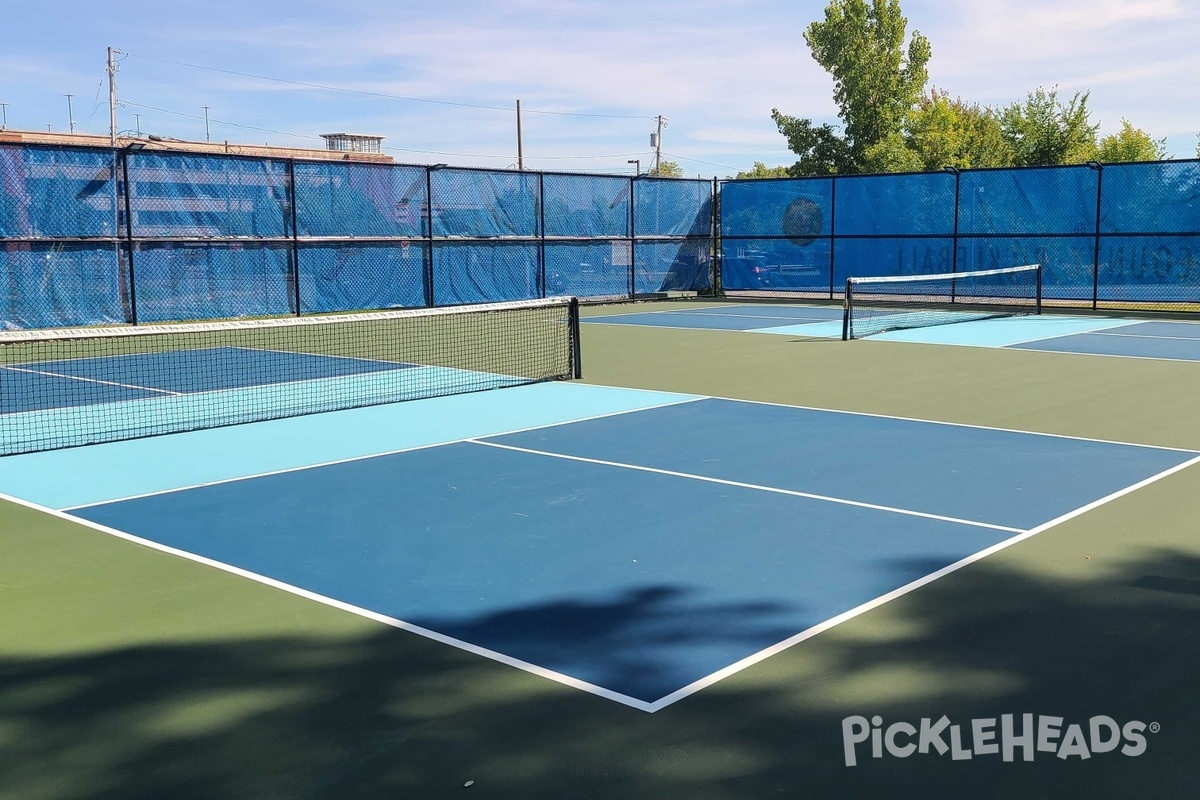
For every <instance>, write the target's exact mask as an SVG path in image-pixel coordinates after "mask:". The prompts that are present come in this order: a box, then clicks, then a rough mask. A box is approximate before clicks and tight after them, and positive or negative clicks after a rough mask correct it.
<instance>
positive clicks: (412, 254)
mask: <svg viewBox="0 0 1200 800" xmlns="http://www.w3.org/2000/svg"><path fill="white" fill-rule="evenodd" d="M714 188H715V181H707V180H672V179H656V178H647V177H637V178H624V177H618V176H596V175H578V174H568V173H541V172H524V171H521V172H514V171H511V170H484V169H467V168H449V167H444V166H440V165H439V166H435V167H422V166H413V165H405V164H374V163H373V164H364V163H353V162H340V161H303V160H294V159H272V158H259V157H247V156H225V155H208V154H195V153H176V152H162V151H153V152H148V151H130V150H128V149H122V150H110V149H107V148H87V147H61V146H49V145H0V276H2V277H3V280H4V284H3V289H4V291H3V293H2V294H0V325H3V326H4V327H9V328H33V327H56V326H73V325H97V324H121V323H133V324H137V323H139V322H165V321H176V320H198V319H223V318H239V317H263V316H277V315H287V314H306V313H325V312H337V311H357V310H375V309H384V308H406V307H415V306H432V305H453V304H460V303H480V302H497V301H505V300H519V299H528V298H535V297H547V296H554V295H573V296H578V297H581V298H583V299H594V300H604V299H632V298H634V297H637V296H642V295H656V294H660V293H663V292H708V291H711V290H712V286H713V280H712V278H713V276H712V272H713V263H714V259H713V253H714V251H715V247H714V241H715V240H714V223H715V217H714V210H713V194H714Z"/></svg>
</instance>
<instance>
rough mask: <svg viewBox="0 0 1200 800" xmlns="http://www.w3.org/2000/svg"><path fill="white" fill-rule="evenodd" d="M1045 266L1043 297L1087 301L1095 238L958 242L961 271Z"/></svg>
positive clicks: (1090, 288) (1090, 294)
mask: <svg viewBox="0 0 1200 800" xmlns="http://www.w3.org/2000/svg"><path fill="white" fill-rule="evenodd" d="M1024 264H1041V265H1042V296H1043V297H1045V298H1047V299H1052V300H1055V299H1057V300H1088V299H1091V296H1092V280H1093V277H1092V273H1093V268H1094V266H1095V237H1094V236H1044V237H1034V236H1013V237H996V238H986V239H964V240H959V243H958V270H959V272H971V271H974V270H981V269H999V268H1002V267H1018V266H1022V265H1024Z"/></svg>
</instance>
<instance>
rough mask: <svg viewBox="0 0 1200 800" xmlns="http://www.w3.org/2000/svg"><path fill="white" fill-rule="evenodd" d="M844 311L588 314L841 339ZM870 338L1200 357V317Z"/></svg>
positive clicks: (1034, 321)
mask: <svg viewBox="0 0 1200 800" xmlns="http://www.w3.org/2000/svg"><path fill="white" fill-rule="evenodd" d="M842 313H843V312H842V308H841V306H833V305H812V306H806V305H790V304H789V305H771V304H750V303H743V304H736V305H721V306H713V307H708V308H704V307H701V308H691V307H686V308H678V309H656V310H654V311H646V312H633V313H624V314H607V315H606V314H601V315H594V316H589V317H587V318H585V320H584V322H586V323H588V324H592V325H644V326H649V327H655V328H686V329H692V330H736V331H746V332H749V333H766V334H777V335H783V336H797V337H812V338H817V339H837V338H840V337H841V335H842ZM871 338H872V339H876V340H880V341H897V342H908V343H912V344H953V345H960V346H964V347H1008V348H1013V349H1018V350H1039V351H1044V352H1054V353H1074V354H1077V355H1101V356H1124V357H1128V358H1147V359H1165V360H1173V361H1200V323H1195V322H1168V321H1146V320H1139V319H1133V318H1119V317H1118V318H1114V317H1088V316H1084V315H1078V314H1071V315H1065V314H1053V313H1043V314H1042V315H1040V316H1037V317H1008V318H998V319H984V320H975V321H966V322H958V323H955V324H948V325H934V326H931V327H917V328H914V329H906V330H895V331H888V332H886V333H881V334H878V335H876V336H872V337H871Z"/></svg>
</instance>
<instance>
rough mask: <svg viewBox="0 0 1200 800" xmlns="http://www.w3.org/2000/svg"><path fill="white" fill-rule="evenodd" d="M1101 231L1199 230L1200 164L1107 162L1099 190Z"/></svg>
mask: <svg viewBox="0 0 1200 800" xmlns="http://www.w3.org/2000/svg"><path fill="white" fill-rule="evenodd" d="M1100 230H1101V232H1103V233H1195V232H1200V163H1197V162H1195V161H1181V162H1170V161H1165V162H1156V163H1152V164H1110V165H1107V166H1105V167H1104V185H1103V187H1102V190H1101V193H1100Z"/></svg>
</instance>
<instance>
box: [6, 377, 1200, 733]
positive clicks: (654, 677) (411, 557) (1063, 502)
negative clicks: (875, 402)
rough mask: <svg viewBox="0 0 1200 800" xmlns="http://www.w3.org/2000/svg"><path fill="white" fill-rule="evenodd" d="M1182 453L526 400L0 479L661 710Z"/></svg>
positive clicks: (950, 428) (113, 528)
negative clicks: (95, 472)
mask: <svg viewBox="0 0 1200 800" xmlns="http://www.w3.org/2000/svg"><path fill="white" fill-rule="evenodd" d="M168 445H169V447H168ZM231 447H232V448H234V450H236V452H239V453H243V454H244V457H239V458H238V459H231V458H229V453H230V452H231V449H230V448H231ZM164 448H166V449H164ZM168 451H169V452H171V453H174V454H175V458H174V459H166V458H164V457H163V456H164V455H165V454H166V453H167V452H168ZM1196 459H1197V454H1196V453H1193V452H1190V451H1182V450H1171V449H1164V448H1155V447H1146V446H1139V445H1129V444H1120V443H1110V442H1101V441H1092V440H1084V439H1075V438H1066V437H1059V436H1050V435H1042V434H1030V433H1022V432H1014V431H1005V430H996V429H989V428H979V427H970V426H964V425H953V424H944V423H934V422H923V421H915V420H908V419H900V418H893V417H881V416H870V415H862V414H854V413H845V412H836V411H824V410H816V409H806V408H798V407H792V406H779V405H769V404H763V403H755V402H746V401H737V400H725V399H717V398H707V397H696V396H690V395H674V394H664V393H656V392H642V391H634V390H623V389H615V388H608V387H594V386H587V385H582V384H541V385H536V386H529V387H521V388H515V389H508V390H505V391H503V392H491V393H487V394H482V395H480V394H477V395H464V396H458V397H451V398H442V399H438V400H428V401H415V402H411V403H404V404H396V405H390V406H379V407H374V408H367V409H357V410H351V411H343V412H336V413H331V414H317V415H311V416H308V417H302V418H292V419H287V420H278V421H274V422H266V423H259V424H256V425H248V426H241V427H239V428H237V429H230V428H226V429H220V430H210V431H198V432H193V433H189V434H180V435H176V436H172V437H160V438H159V439H142V440H132V441H125V442H115V443H111V444H107V445H98V446H94V447H88V448H79V449H75V450H64V451H56V452H46V453H36V454H32V455H28V456H13V457H10V458H6V459H3V460H2V461H0V490H2V491H3V492H5V493H6V494H9V495H15V496H17V497H20V498H23V499H24V500H25V501H26V502H28V503H31V504H37V505H39V506H42V507H49V508H52V509H55V510H57V511H58V513H66V514H69V515H70V516H71V517H73V518H75V519H79V520H85V521H87V522H88V523H89V524H92V525H93V526H100V527H102V528H103V529H104V530H106V531H108V532H110V533H116V534H117V535H122V536H127V537H129V536H131V537H136V538H137V540H139V541H142V542H144V543H148V544H151V546H156V547H160V548H163V549H169V550H171V551H172V552H177V553H181V554H188V555H189V556H190V557H198V558H201V559H204V560H206V563H213V564H217V565H221V566H223V568H226V569H231V570H234V571H238V572H239V574H243V575H248V576H251V577H256V578H257V579H259V580H265V581H268V582H271V583H272V584H273V585H276V586H280V587H283V588H290V590H292V591H299V592H301V593H304V594H306V596H309V597H313V598H315V599H320V600H323V601H325V602H329V603H332V604H336V605H338V606H339V607H342V608H346V609H350V610H353V611H356V612H357V613H361V614H365V615H367V616H370V617H372V618H374V619H378V620H381V621H384V622H387V623H389V624H393V625H396V626H398V627H402V628H406V629H408V630H411V631H415V632H418V633H421V634H423V635H426V636H429V637H432V638H434V639H437V640H439V641H442V642H445V643H447V644H450V645H453V646H457V647H460V648H463V649H467V650H469V651H471V652H475V653H478V654H481V655H485V656H487V657H490V658H494V659H497V660H499V661H502V662H504V663H508V664H510V665H513V666H516V667H520V668H522V669H526V670H529V671H531V672H534V673H536V674H539V675H543V676H545V677H547V678H551V679H554V680H558V681H560V682H563V683H566V684H568V685H571V686H575V687H577V688H581V689H584V690H586V691H590V692H592V693H594V694H598V695H601V696H603V697H606V698H609V699H611V700H616V701H618V702H621V703H624V704H626V705H629V706H632V707H635V708H639V709H642V710H646V711H655V710H657V709H659V708H662V707H664V706H665V705H668V704H670V703H672V702H675V701H676V700H678V699H680V698H682V697H685V696H687V695H688V694H690V693H692V692H694V691H697V690H698V689H701V688H703V687H704V686H707V685H709V684H711V683H712V682H714V681H716V680H717V679H719V678H720V677H723V676H724V675H727V674H731V673H732V672H734V671H736V670H737V669H740V668H742V667H744V666H746V665H748V664H750V663H753V662H755V661H756V660H759V659H761V658H764V657H766V656H768V655H770V654H771V653H773V652H776V651H778V650H779V649H781V648H783V647H785V646H789V645H791V644H794V643H795V642H797V641H800V640H802V639H803V638H806V637H808V636H811V635H813V634H814V633H816V632H818V631H820V630H823V629H824V628H826V627H828V626H830V625H832V624H836V622H838V621H840V620H841V619H845V618H848V617H849V616H851V615H853V614H855V613H859V612H860V611H862V610H865V609H866V608H869V607H872V606H873V605H877V604H879V603H881V602H885V601H886V600H887V599H889V598H890V597H892V596H896V594H898V593H900V592H903V591H907V590H909V589H912V588H914V587H916V586H918V585H920V584H921V583H923V582H927V581H929V580H931V579H933V578H935V577H937V576H938V575H940V574H942V573H943V572H944V571H948V570H949V569H953V568H956V567H957V566H961V565H963V564H965V563H968V562H969V561H971V560H974V559H977V558H979V557H982V555H985V554H986V553H987V552H989V551H990V550H992V549H994V548H997V547H999V546H1003V545H1004V544H1007V543H1011V542H1013V541H1016V540H1019V539H1021V538H1024V537H1026V536H1028V535H1032V534H1033V533H1036V532H1039V531H1040V530H1042V529H1044V528H1046V527H1049V526H1050V525H1052V524H1055V523H1056V522H1058V521H1062V520H1063V519H1064V518H1069V517H1071V516H1074V515H1076V514H1077V513H1080V511H1081V510H1086V509H1087V508H1088V507H1091V506H1093V505H1095V504H1098V503H1099V502H1102V501H1104V500H1107V499H1112V498H1113V497H1114V496H1117V495H1120V494H1122V493H1124V492H1126V491H1128V490H1130V489H1131V488H1133V487H1136V486H1137V485H1139V484H1141V483H1142V482H1145V481H1148V480H1152V479H1155V478H1158V477H1162V476H1163V475H1164V474H1167V473H1169V472H1173V471H1175V470H1176V469H1179V468H1181V467H1182V465H1185V464H1189V463H1193V462H1194V461H1195V460H1196ZM97 465H104V466H105V469H104V470H103V472H104V474H103V475H102V476H98V478H97V480H95V481H91V480H89V481H78V480H71V479H69V478H68V477H65V476H69V475H72V474H74V475H78V474H80V471H81V470H87V469H94V468H95V467H96V466H97Z"/></svg>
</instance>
